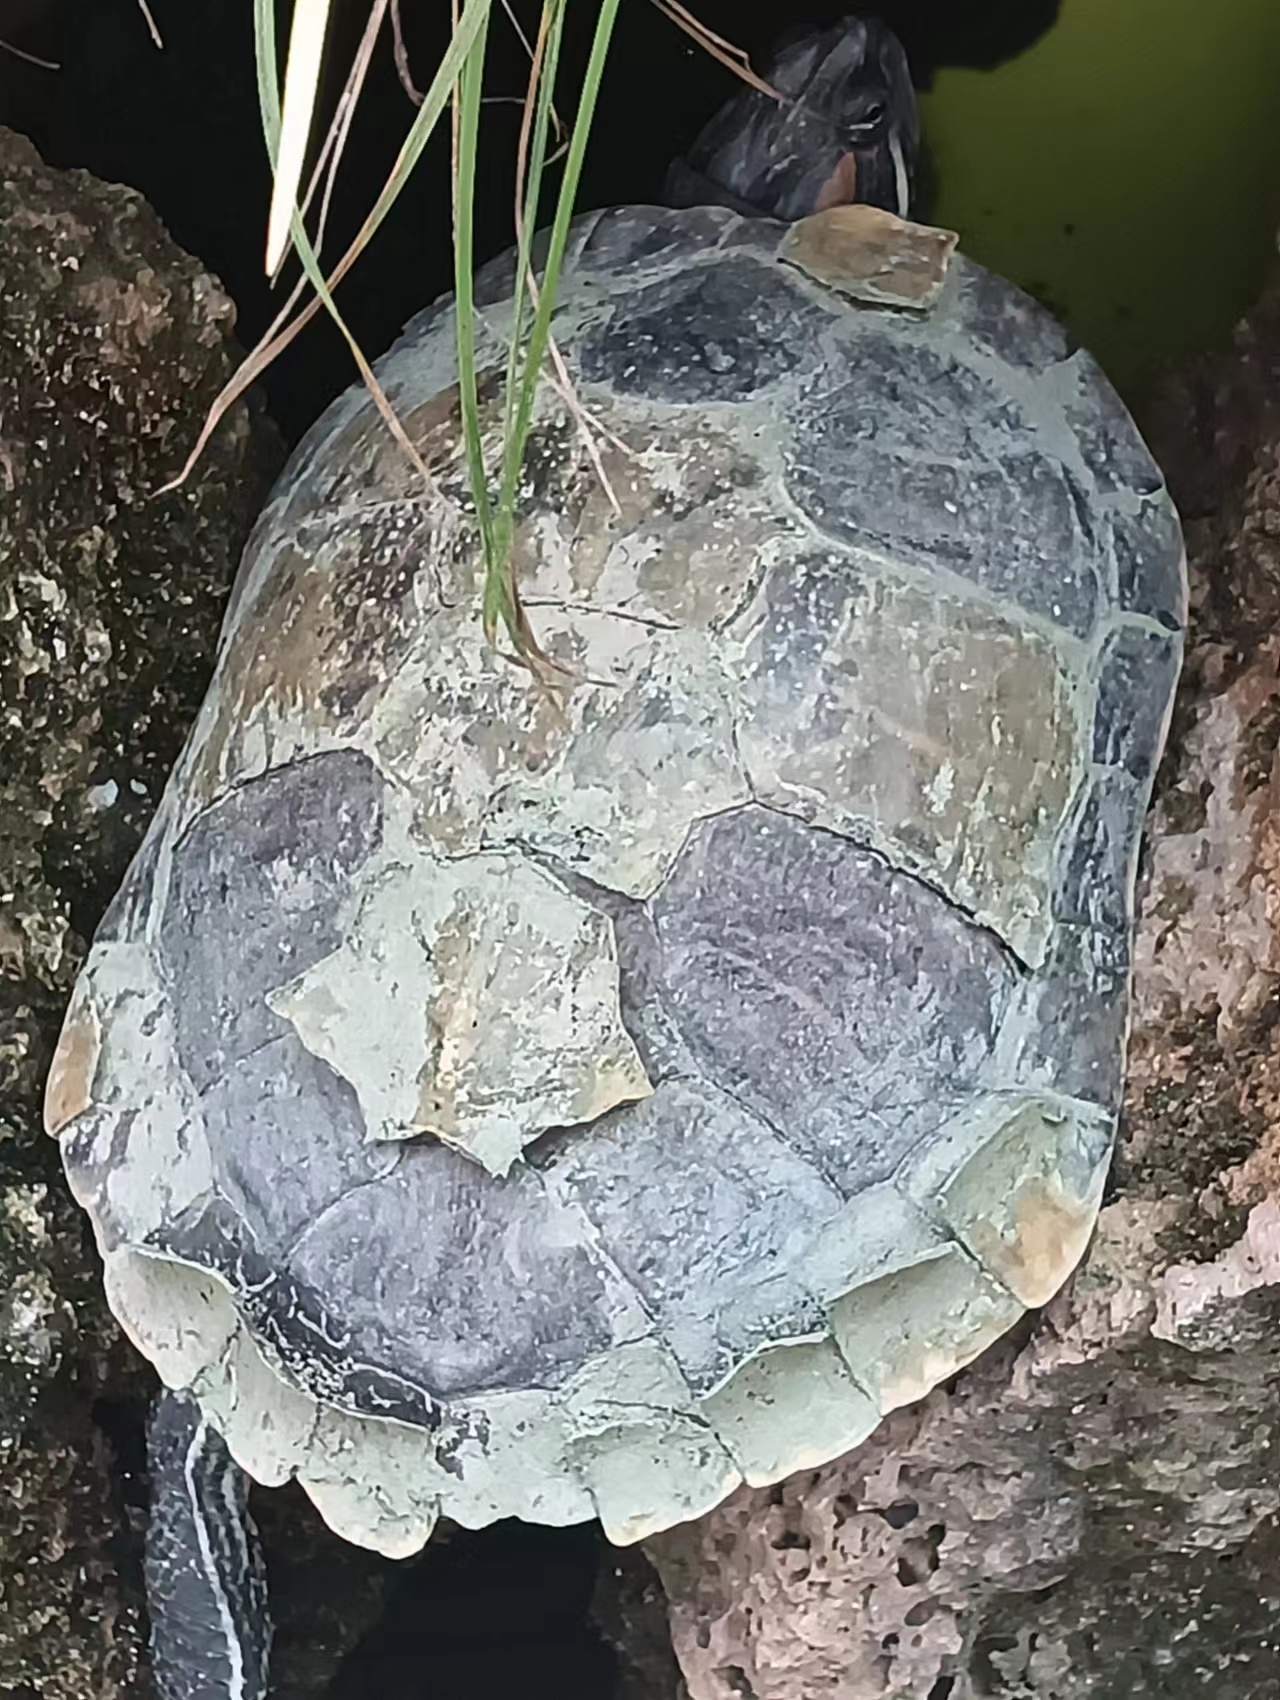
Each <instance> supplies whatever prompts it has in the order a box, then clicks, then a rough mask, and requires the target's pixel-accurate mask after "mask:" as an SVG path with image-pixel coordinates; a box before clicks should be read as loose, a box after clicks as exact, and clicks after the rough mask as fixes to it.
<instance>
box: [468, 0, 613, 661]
mask: <svg viewBox="0 0 1280 1700" xmlns="http://www.w3.org/2000/svg"><path fill="white" fill-rule="evenodd" d="M618 4H619V0H601V4H600V12H599V15H598V17H597V19H596V31H595V36H594V38H593V39H592V43H591V53H590V56H589V58H588V60H587V68H586V71H585V73H584V75H583V81H582V92H581V95H580V96H579V100H578V110H577V113H576V114H575V117H574V123H573V134H572V135H571V137H570V139H569V150H568V154H567V155H566V158H565V164H564V176H563V178H562V179H561V183H560V196H559V200H558V201H557V204H556V212H555V218H554V220H553V221H552V226H551V236H550V241H549V244H548V249H547V261H546V266H545V268H544V270H543V274H542V282H541V286H540V293H539V297H538V310H537V312H536V314H535V315H534V321H533V328H532V330H531V331H530V333H529V346H528V351H527V354H526V357H525V363H524V370H523V372H522V374H521V382H520V393H519V399H518V402H517V405H516V410H515V416H514V421H513V424H512V428H511V430H510V431H509V432H508V433H507V437H506V441H505V443H504V445H503V449H504V456H503V459H504V464H503V477H502V486H501V489H500V492H499V496H498V509H497V513H496V515H495V516H494V545H495V547H494V553H493V555H492V556H491V558H490V560H489V562H488V568H489V570H488V572H487V574H486V579H485V598H484V614H485V622H486V625H492V624H493V623H494V622H495V621H496V620H498V619H500V618H502V619H504V623H505V616H506V613H507V611H508V610H512V609H516V610H518V607H519V602H518V597H517V593H516V586H515V583H514V573H513V569H512V562H511V543H512V538H513V534H514V530H515V503H516V491H517V488H518V486H519V480H520V469H521V467H522V465H523V464H524V452H525V446H526V444H527V442H528V439H529V429H530V426H531V424H532V420H533V407H534V401H535V398H536V396H537V387H538V379H539V377H540V375H541V371H542V362H543V359H544V357H545V355H546V352H547V343H548V340H549V339H550V335H551V317H552V313H553V312H554V310H555V298H556V290H557V287H558V285H559V282H560V268H561V265H562V264H563V261H564V252H565V248H566V246H567V243H568V236H569V225H570V224H571V222H572V220H573V212H574V205H575V203H576V200H577V194H578V182H579V179H580V178H581V175H582V162H583V159H584V157H585V155H586V150H587V137H588V135H589V133H590V129H591V121H592V119H593V117H594V116H595V107H596V100H597V97H598V95H599V93H600V81H601V78H602V76H603V74H604V66H605V60H606V58H607V56H608V52H609V42H610V38H611V37H612V34H613V26H614V22H615V20H616V18H617V14H618ZM507 629H508V631H510V632H511V635H512V638H513V639H514V640H515V641H516V642H517V644H520V643H521V642H522V637H521V634H520V633H519V632H518V631H516V630H514V629H513V628H512V627H511V626H510V625H508V628H507Z"/></svg>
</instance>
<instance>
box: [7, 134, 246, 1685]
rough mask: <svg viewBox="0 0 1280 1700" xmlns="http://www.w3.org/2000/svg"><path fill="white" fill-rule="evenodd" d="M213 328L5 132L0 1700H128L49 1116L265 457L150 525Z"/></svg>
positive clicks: (123, 1577) (221, 439)
mask: <svg viewBox="0 0 1280 1700" xmlns="http://www.w3.org/2000/svg"><path fill="white" fill-rule="evenodd" d="M232 317H233V314H232V308H231V304H230V302H229V301H228V300H227V298H226V296H225V295H224V294H223V292H222V290H221V289H220V288H219V286H218V285H217V284H216V282H215V281H214V280H213V279H212V278H210V277H209V276H208V275H207V274H206V273H205V272H204V271H203V270H202V268H201V267H200V266H199V265H198V264H197V263H196V262H195V261H194V260H192V259H190V258H189V257H188V256H186V255H184V254H182V253H181V252H180V251H179V250H178V249H177V248H176V247H175V246H174V244H173V243H172V242H171V241H170V240H169V238H168V237H167V236H166V235H165V233H164V231H163V230H162V229H161V227H160V225H159V223H158V221H157V220H156V218H155V217H154V215H153V214H152V213H151V212H150V211H149V209H148V208H147V207H146V206H145V205H144V204H143V203H142V201H141V200H140V198H139V197H138V196H137V195H135V194H133V193H131V192H128V191H126V190H123V189H120V188H113V187H108V186H106V185H103V184H100V183H97V182H95V181H94V180H93V179H91V178H90V177H88V176H87V175H85V174H84V173H80V172H69V173H62V172H54V171H50V170H48V169H46V168H45V167H44V165H43V164H42V162H41V161H40V159H39V158H38V156H37V155H36V153H35V152H34V150H33V149H32V148H31V147H30V145H29V144H28V143H26V142H25V141H23V140H21V139H20V138H18V137H16V136H14V135H12V134H10V133H9V132H7V131H0V894H2V895H0V1477H2V1479H3V1491H2V1492H0V1690H6V1691H7V1690H9V1689H14V1690H17V1691H19V1692H21V1693H22V1694H24V1695H31V1694H37V1695H39V1696H41V1697H42V1700H73V1697H75V1700H83V1696H85V1695H87V1694H92V1695H95V1696H97V1697H99V1700H111V1697H112V1696H116V1695H122V1694H127V1693H133V1692H136V1691H137V1688H136V1684H137V1682H138V1681H139V1680H140V1679H139V1677H138V1675H137V1665H138V1656H139V1644H140V1610H139V1608H140V1599H139V1592H138V1587H137V1582H138V1577H137V1574H136V1567H131V1565H130V1563H129V1562H128V1561H127V1554H128V1552H129V1551H130V1550H131V1543H130V1539H129V1535H128V1527H127V1524H126V1522H125V1506H124V1503H123V1500H122V1498H121V1483H120V1479H119V1476H118V1474H117V1473H116V1470H115V1468H114V1465H116V1464H118V1462H119V1461H118V1460H113V1458H112V1456H111V1455H110V1452H109V1449H108V1446H107V1443H106V1441H105V1439H104V1437H103V1434H102V1433H101V1432H100V1431H99V1429H98V1427H97V1426H96V1425H95V1423H94V1421H93V1419H92V1415H91V1410H92V1406H93V1403H94V1401H95V1399H98V1398H102V1397H106V1398H107V1399H108V1400H109V1401H110V1402H113V1403H119V1402H120V1401H122V1400H124V1401H126V1402H127V1401H128V1400H129V1399H132V1398H134V1397H135V1396H136V1395H137V1393H138V1391H139V1383H138V1378H137V1370H136V1367H135V1360H133V1359H132V1356H131V1355H128V1356H127V1355H126V1354H124V1353H123V1352H121V1351H119V1350H118V1345H119V1337H118V1334H117V1332H116V1329H115V1325H114V1323H113V1322H112V1321H111V1319H110V1317H109V1315H108V1313H107V1310H106V1307H105V1305H104V1304H103V1302H102V1297H101V1284H100V1282H101V1278H100V1271H99V1268H98V1265H97V1260H96V1259H95V1258H94V1257H93V1255H92V1251H91V1249H90V1247H89V1246H88V1244H87V1243H86V1235H85V1233H84V1228H83V1219H82V1218H81V1216H80V1213H79V1212H78V1211H76V1210H75V1208H74V1206H73V1204H72V1202H71V1200H70V1199H68V1198H67V1196H66V1191H65V1186H64V1183H63V1181H62V1178H61V1175H60V1172H59V1165H58V1161H57V1152H56V1150H55V1149H53V1148H52V1147H51V1145H50V1142H49V1141H48V1139H46V1138H45V1137H44V1135H43V1133H42V1130H41V1125H40V1116H41V1106H40V1097H41V1090H42V1087H43V1083H44V1076H45V1073H46V1070H47V1067H48V1063H49V1059H50V1056H51V1054H52V1051H53V1047H54V1042H55V1040H56V1038H57V1034H58V1024H59V1022H60V1020H61V1017H62V1013H63V1009H64V1006H65V1003H66V999H67V996H68V993H69V991H70V988H71V985H72V982H73V980H74V978H75V974H76V971H77V969H78V967H79V965H80V962H81V960H82V959H83V955H84V951H85V947H86V941H87V939H88V937H89V935H90V934H91V933H92V930H93V928H94V926H95V924H96V923H97V921H98V919H99V917H100V915H101V913H102V910H103V909H104V907H105V906H106V903H107V900H108V898H109V897H110V895H111V893H112V892H113V890H114V889H115V887H116V886H117V884H118V883H119V881H120V878H121V876H122V875H123V872H124V869H125V867H126V866H127V865H128V862H129V859H130V857H131V856H132V854H133V852H134V850H135V849H136V847H137V845H138V843H139V841H140V839H141V837H142V833H143V831H144V829H145V827H146V824H147V821H148V820H149V818H150V815H151V811H152V809H153V807H154V804H155V801H156V799H157V798H158V797H159V795H160V791H161V789H162V787H163V783H164V777H165V774H166V772H167V770H168V768H169V766H170V764H171V763H172V761H173V759H174V756H175V755H176V753H177V749H178V746H179V744H180V742H181V739H182V736H183V733H184V730H185V727H186V724H187V722H188V721H189V719H190V717H191V715H192V714H193V713H194V711H195V708H196V706H197V704H198V701H199V697H200V694H201V692H202V691H203V689H204V684H205V680H206V677H207V672H208V668H209V665H210V663H211V658H212V652H213V646H214V641H215V638H216V633H217V626H218V621H219V618H220V615H221V609H222V603H223V600H224V598H225V595H226V591H227V588H228V585H229V582H230V578H231V574H232V571H233V569H234V565H235V562H236V559H237V557H238V554H239V551H240V549H241V547H242V545H243V541H244V538H245V535H246V532H247V530H248V526H249V522H250V520H251V518H252V514H253V508H254V504H255V501H256V500H259V499H260V494H261V491H262V489H263V481H264V478H265V477H266V476H267V475H269V472H270V470H271V465H272V463H273V461H274V458H275V452H276V451H275V449H274V446H273V443H272V441H271V440H270V439H268V438H266V437H264V435H263V433H262V430H261V428H258V429H253V428H252V427H251V419H250V415H249V413H248V411H247V410H246V409H245V407H244V406H243V405H242V406H240V407H238V408H236V409H234V410H233V411H232V414H231V416H230V418H229V419H228V421H227V422H226V424H225V425H224V426H223V428H222V430H221V431H220V432H219V433H218V435H217V436H216V438H215V439H214V441H213V443H212V445H211V446H210V449H209V451H208V454H207V455H206V457H205V459H204V461H203V462H202V464H201V466H200V468H199V469H198V471H197V473H196V475H195V477H194V478H193V480H192V481H191V483H190V484H189V485H188V486H187V487H186V488H185V489H184V490H183V491H182V492H181V493H179V494H175V495H172V496H169V497H168V498H165V499H163V500H158V501H155V500H152V496H153V493H154V491H155V490H156V489H157V488H158V486H159V485H160V484H161V483H163V482H164V481H165V479H166V478H167V477H169V476H171V475H172V474H173V473H174V472H176V471H177V470H178V468H179V466H180V465H181V462H182V459H183V458H184V457H185V454H186V452H187V450H188V448H189V447H190V445H191V443H192V441H193V438H194V433H195V430H196V428H197V427H198V425H199V423H200V421H201V419H202V417H203V415H204V412H205V411H206V409H207V407H208V405H209V404H210V403H211V402H212V400H213V398H214V396H215V395H216V394H217V392H218V390H219V389H220V387H221V386H222V384H223V383H224V382H225V381H226V379H227V378H228V377H229V376H230V374H231V372H232V370H233V369H234V364H235V350H234V348H233V346H232V344H231V340H230V334H231V326H232ZM122 1555H126V1556H125V1561H124V1562H122Z"/></svg>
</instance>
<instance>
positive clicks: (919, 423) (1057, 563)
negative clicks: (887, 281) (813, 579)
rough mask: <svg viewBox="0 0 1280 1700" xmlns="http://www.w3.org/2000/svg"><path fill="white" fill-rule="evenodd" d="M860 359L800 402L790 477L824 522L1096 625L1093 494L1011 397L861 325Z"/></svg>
mask: <svg viewBox="0 0 1280 1700" xmlns="http://www.w3.org/2000/svg"><path fill="white" fill-rule="evenodd" d="M849 356H850V357H849V361H848V365H847V366H844V367H843V369H840V368H838V369H837V370H838V371H841V376H840V377H839V379H838V380H837V381H835V382H833V381H832V380H833V374H832V373H831V372H827V371H824V372H823V374H822V376H821V377H820V378H819V379H818V380H817V381H816V382H815V383H814V384H813V385H812V386H811V387H810V388H809V389H808V390H807V391H806V392H805V393H804V394H803V395H802V397H801V400H800V402H799V404H798V405H797V408H796V418H795V431H794V441H793V445H792V447H791V449H790V451H789V453H788V455H787V484H788V488H789V489H790V490H791V493H792V495H793V496H794V497H795V499H796V501H797V502H799V504H800V506H801V507H802V508H804V510H805V511H806V513H808V514H809V516H810V517H811V518H812V520H813V521H814V523H815V524H816V525H818V526H819V527H821V528H822V529H823V530H825V531H827V532H829V533H830V534H832V535H834V536H836V537H839V538H843V539H846V540H848V541H849V542H853V543H860V544H863V545H864V546H870V547H872V548H876V549H881V550H884V551H886V552H887V553H889V554H890V555H892V556H897V557H901V558H904V559H906V560H910V561H914V562H916V563H917V564H918V565H920V566H923V567H928V566H933V565H940V566H944V567H947V568H949V569H950V570H951V571H952V572H955V573H958V574H960V575H961V576H962V577H964V578H967V579H971V580H972V581H973V582H974V583H975V584H978V585H980V586H981V587H982V588H983V589H984V590H986V591H988V592H990V593H991V594H992V595H993V596H997V597H1001V598H1006V599H1008V600H1009V601H1011V602H1015V603H1017V604H1019V605H1020V606H1021V607H1023V608H1026V609H1028V610H1029V611H1030V612H1032V613H1035V614H1039V615H1041V616H1043V617H1044V618H1046V619H1049V620H1052V621H1053V622H1054V623H1055V624H1057V625H1061V626H1065V627H1066V628H1067V630H1069V631H1072V632H1076V633H1079V634H1081V635H1084V634H1086V633H1088V631H1089V630H1090V628H1091V627H1092V624H1093V619H1094V614H1095V610H1096V607H1097V601H1098V571H1097V562H1096V560H1095V556H1096V554H1097V549H1096V545H1095V544H1094V542H1093V540H1092V538H1091V537H1090V536H1088V535H1087V533H1086V531H1085V529H1084V526H1083V525H1082V522H1081V517H1080V516H1081V511H1082V505H1083V504H1082V501H1081V493H1080V491H1079V489H1078V487H1077V485H1076V481H1075V478H1074V475H1073V474H1072V472H1071V470H1070V469H1069V468H1068V467H1067V466H1066V465H1065V464H1064V463H1063V462H1062V461H1061V460H1058V459H1056V458H1055V457H1054V456H1053V455H1051V454H1050V453H1049V452H1048V451H1047V450H1046V449H1044V448H1042V447H1040V446H1039V438H1038V436H1037V433H1036V430H1035V427H1034V426H1033V424H1032V422H1031V421H1030V419H1028V418H1027V417H1026V416H1025V415H1024V414H1023V413H1022V412H1021V410H1020V408H1019V406H1018V404H1017V403H1016V402H1015V401H1014V400H1013V399H1012V397H1011V396H1010V395H1009V394H1007V393H1004V392H1002V391H1000V390H998V389H997V388H996V387H995V386H994V384H993V383H992V382H991V381H990V380H989V379H988V378H987V377H986V376H985V375H984V374H983V373H980V372H978V371H977V370H975V369H974V368H972V367H970V366H966V365H962V364H961V363H960V362H958V361H956V360H952V359H949V358H947V357H946V356H945V355H944V354H941V353H939V352H938V351H937V350H936V349H932V348H926V347H923V346H921V345H919V344H917V343H914V342H912V341H910V340H908V339H907V338H904V337H897V338H895V337H892V336H889V335H887V334H885V333H883V332H880V333H879V334H876V333H874V332H873V333H868V334H864V335H860V336H859V337H858V338H857V340H856V342H854V343H853V344H852V345H851V347H850V350H849Z"/></svg>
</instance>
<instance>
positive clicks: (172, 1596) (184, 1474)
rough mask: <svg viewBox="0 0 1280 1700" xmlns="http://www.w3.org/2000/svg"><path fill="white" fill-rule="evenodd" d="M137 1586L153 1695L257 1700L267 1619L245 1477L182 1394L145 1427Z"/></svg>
mask: <svg viewBox="0 0 1280 1700" xmlns="http://www.w3.org/2000/svg"><path fill="white" fill-rule="evenodd" d="M147 1466H148V1472H149V1475H150V1478H151V1515H150V1518H149V1520H148V1523H147V1539H146V1556H145V1566H146V1582H147V1598H148V1602H149V1605H150V1613H151V1665H152V1670H153V1672H154V1675H155V1684H156V1690H157V1693H158V1694H159V1697H160V1700H264V1697H265V1695H266V1692H267V1660H268V1656H269V1654H270V1649H271V1624H270V1619H269V1617H268V1610H267V1581H266V1570H265V1566H264V1564H263V1559H262V1551H261V1548H260V1546H259V1544H258V1535H257V1530H256V1529H255V1528H254V1525H253V1521H252V1519H251V1518H250V1516H249V1513H248V1507H247V1483H246V1481H245V1478H244V1476H243V1474H242V1473H241V1471H240V1469H239V1467H238V1466H237V1465H236V1464H235V1462H234V1461H233V1459H232V1458H231V1455H230V1453H228V1451H227V1449H226V1446H225V1445H224V1444H223V1442H222V1439H221V1437H220V1436H219V1435H218V1434H217V1433H216V1432H215V1430H213V1429H212V1428H211V1427H210V1426H209V1424H208V1423H207V1422H206V1421H205V1420H204V1418H203V1417H202V1416H201V1414H200V1407H199V1405H198V1404H197V1403H196V1401H195V1400H194V1399H193V1398H192V1397H191V1396H190V1394H186V1393H169V1392H165V1393H161V1394H160V1395H159V1397H158V1398H157V1399H156V1400H155V1402H154V1404H153V1405H152V1408H151V1413H150V1418H149V1420H148V1423H147Z"/></svg>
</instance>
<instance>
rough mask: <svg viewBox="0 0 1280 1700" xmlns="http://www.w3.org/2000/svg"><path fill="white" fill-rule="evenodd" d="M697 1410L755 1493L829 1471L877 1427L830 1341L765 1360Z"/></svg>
mask: <svg viewBox="0 0 1280 1700" xmlns="http://www.w3.org/2000/svg"><path fill="white" fill-rule="evenodd" d="M702 1410H703V1414H704V1415H705V1416H706V1417H707V1418H708V1420H709V1421H710V1422H711V1424H712V1426H713V1427H714V1429H715V1431H716V1433H717V1434H718V1435H719V1436H720V1437H721V1439H722V1440H723V1441H724V1444H725V1446H726V1448H727V1449H728V1451H729V1452H730V1454H731V1455H732V1457H733V1458H734V1459H735V1461H736V1462H737V1464H738V1466H739V1468H740V1469H741V1471H742V1477H743V1480H744V1481H746V1482H747V1483H749V1484H750V1485H751V1486H752V1487H766V1486H768V1484H769V1483H770V1482H777V1481H781V1480H782V1479H783V1478H784V1477H786V1476H791V1475H794V1474H795V1473H796V1471H797V1470H812V1469H816V1468H817V1467H818V1465H820V1464H826V1463H829V1462H830V1460H831V1459H832V1458H838V1457H839V1456H840V1454H841V1453H842V1452H848V1451H849V1450H850V1449H851V1448H852V1447H854V1446H857V1445H858V1443H859V1442H860V1441H863V1440H865V1439H866V1437H867V1436H868V1435H869V1434H870V1433H871V1431H872V1430H873V1429H874V1428H875V1426H876V1424H877V1423H878V1422H879V1421H880V1409H879V1407H878V1406H877V1405H876V1404H875V1403H874V1402H873V1401H872V1400H871V1398H870V1397H869V1396H868V1394H867V1393H866V1392H865V1390H864V1389H863V1388H862V1387H860V1386H859V1385H858V1383H857V1382H856V1381H855V1380H854V1378H853V1376H852V1375H851V1374H850V1372H849V1367H848V1365H847V1364H846V1363H845V1361H844V1359H843V1358H842V1357H841V1356H840V1353H839V1352H838V1351H837V1350H836V1348H835V1346H834V1345H833V1344H832V1342H831V1341H830V1340H815V1341H805V1342H802V1343H799V1344H796V1345H788V1346H775V1347H774V1348H773V1349H772V1350H771V1351H768V1352H762V1353H761V1354H760V1356H759V1357H756V1358H752V1359H751V1361H750V1362H749V1363H747V1364H744V1366H743V1367H742V1368H741V1369H740V1370H739V1371H738V1373H737V1374H736V1375H735V1376H734V1377H733V1379H732V1380H731V1381H729V1382H727V1383H726V1384H725V1386H723V1387H722V1388H720V1390H719V1391H718V1392H716V1393H713V1394H712V1395H711V1396H710V1397H709V1398H708V1399H704V1400H703V1402H702Z"/></svg>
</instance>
